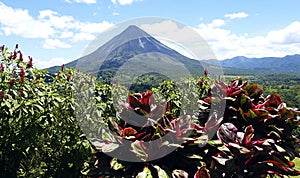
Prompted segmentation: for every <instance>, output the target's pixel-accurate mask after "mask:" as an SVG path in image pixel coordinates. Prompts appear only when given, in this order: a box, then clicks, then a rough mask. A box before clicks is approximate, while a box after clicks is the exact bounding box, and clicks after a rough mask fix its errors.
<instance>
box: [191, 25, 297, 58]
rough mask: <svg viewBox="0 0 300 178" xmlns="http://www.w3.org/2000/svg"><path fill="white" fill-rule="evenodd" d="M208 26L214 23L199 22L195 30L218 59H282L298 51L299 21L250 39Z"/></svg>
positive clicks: (244, 35) (243, 35) (246, 35)
mask: <svg viewBox="0 0 300 178" xmlns="http://www.w3.org/2000/svg"><path fill="white" fill-rule="evenodd" d="M211 24H213V22H212V23H208V24H204V23H201V24H199V25H198V27H197V28H194V30H195V31H197V32H198V33H199V34H200V35H201V36H202V37H203V38H204V39H205V40H206V42H207V43H208V44H209V45H210V47H211V48H212V49H213V51H214V53H215V54H216V56H217V58H218V59H226V58H232V57H235V56H247V57H266V56H277V57H282V56H285V55H290V54H298V53H299V51H300V22H293V23H291V24H290V25H288V26H287V27H285V28H283V29H280V30H274V31H271V32H269V33H268V34H266V35H261V36H249V35H248V34H247V33H245V34H242V35H238V34H235V33H234V32H232V31H230V30H228V29H225V28H221V27H215V26H213V25H211Z"/></svg>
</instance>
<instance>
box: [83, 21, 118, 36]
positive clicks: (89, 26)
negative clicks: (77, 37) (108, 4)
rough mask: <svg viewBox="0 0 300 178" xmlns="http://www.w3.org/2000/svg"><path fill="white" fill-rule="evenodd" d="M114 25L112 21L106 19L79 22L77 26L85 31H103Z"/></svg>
mask: <svg viewBox="0 0 300 178" xmlns="http://www.w3.org/2000/svg"><path fill="white" fill-rule="evenodd" d="M112 26H113V24H112V23H110V22H107V21H105V20H104V21H102V22H100V23H91V22H85V23H79V24H78V26H77V28H79V29H80V31H81V32H84V33H101V32H104V31H105V30H107V29H108V28H110V27H112Z"/></svg>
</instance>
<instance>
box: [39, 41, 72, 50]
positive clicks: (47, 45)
mask: <svg viewBox="0 0 300 178" xmlns="http://www.w3.org/2000/svg"><path fill="white" fill-rule="evenodd" d="M71 47H72V46H71V45H70V44H67V43H65V42H62V41H60V40H58V39H46V40H45V42H44V44H43V48H46V49H56V48H71Z"/></svg>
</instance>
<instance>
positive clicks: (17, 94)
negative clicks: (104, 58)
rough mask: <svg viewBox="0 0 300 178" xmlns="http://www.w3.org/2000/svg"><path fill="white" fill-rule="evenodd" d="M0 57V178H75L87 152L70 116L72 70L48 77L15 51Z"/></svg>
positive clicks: (64, 70) (87, 147) (89, 148)
mask: <svg viewBox="0 0 300 178" xmlns="http://www.w3.org/2000/svg"><path fill="white" fill-rule="evenodd" d="M0 55H1V56H0V59H1V62H0V63H1V70H0V92H1V96H0V103H1V105H0V116H1V119H0V145H1V147H0V177H17V176H22V177H41V176H42V177H68V176H71V175H72V176H80V170H81V169H82V167H83V163H84V161H85V160H87V159H88V156H89V155H90V153H91V151H92V148H91V146H90V144H89V142H88V141H87V140H86V139H85V137H84V135H83V134H82V133H81V130H80V128H79V126H78V124H77V123H76V120H75V117H74V110H73V109H74V102H73V99H72V84H71V83H72V75H74V73H75V71H74V70H71V69H63V67H62V70H60V71H58V73H57V76H55V77H51V76H48V75H47V73H46V71H43V70H38V69H36V68H34V67H33V66H32V58H31V57H28V62H27V61H26V62H25V61H23V55H22V52H21V51H20V50H19V49H18V46H16V48H15V50H14V51H13V52H9V51H8V50H7V48H5V47H4V46H2V48H1V51H0ZM24 60H25V59H24ZM46 81H51V82H50V83H49V82H48V83H47V82H46Z"/></svg>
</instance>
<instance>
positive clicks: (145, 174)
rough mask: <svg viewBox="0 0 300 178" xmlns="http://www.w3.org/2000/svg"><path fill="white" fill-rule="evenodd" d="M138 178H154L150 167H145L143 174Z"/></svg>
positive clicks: (139, 174) (137, 177)
mask: <svg viewBox="0 0 300 178" xmlns="http://www.w3.org/2000/svg"><path fill="white" fill-rule="evenodd" d="M136 178H152V175H151V171H150V169H149V168H148V167H144V170H143V172H140V173H138V175H137V176H136Z"/></svg>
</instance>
